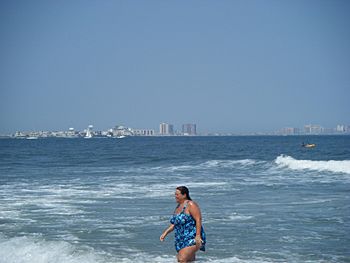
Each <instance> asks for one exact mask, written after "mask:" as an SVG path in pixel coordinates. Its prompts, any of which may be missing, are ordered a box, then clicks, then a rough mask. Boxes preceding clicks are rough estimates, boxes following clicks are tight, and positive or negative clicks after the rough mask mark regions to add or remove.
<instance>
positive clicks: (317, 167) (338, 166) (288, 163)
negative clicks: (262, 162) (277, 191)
mask: <svg viewBox="0 0 350 263" xmlns="http://www.w3.org/2000/svg"><path fill="white" fill-rule="evenodd" d="M275 163H276V164H277V165H278V166H279V167H283V168H288V169H292V170H313V171H320V172H324V171H327V172H332V173H345V174H350V160H326V161H314V160H298V159H295V158H293V157H291V156H288V155H280V156H278V157H277V158H276V159H275Z"/></svg>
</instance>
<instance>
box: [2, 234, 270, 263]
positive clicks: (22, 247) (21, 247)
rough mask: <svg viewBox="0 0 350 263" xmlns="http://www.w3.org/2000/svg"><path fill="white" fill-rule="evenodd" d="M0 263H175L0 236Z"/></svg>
mask: <svg viewBox="0 0 350 263" xmlns="http://www.w3.org/2000/svg"><path fill="white" fill-rule="evenodd" d="M0 248H1V249H0V263H33V262H35V263H52V262H55V263H81V262H84V263H175V262H177V261H176V257H175V254H173V255H162V256H160V255H152V254H150V253H146V252H144V251H140V250H136V249H131V248H128V249H124V250H123V251H120V252H121V253H118V255H115V254H110V253H107V252H104V251H96V250H94V249H93V248H91V247H87V246H84V247H80V246H79V245H78V244H71V243H69V242H65V241H46V240H44V239H43V238H41V237H14V238H5V237H3V236H0ZM197 258H198V262H203V263H204V262H212V263H228V262H230V263H258V262H259V263H261V262H266V263H267V262H269V263H271V262H273V261H271V260H269V259H264V258H251V259H241V258H238V257H235V256H232V257H227V258H216V257H212V256H207V255H204V254H198V257H197Z"/></svg>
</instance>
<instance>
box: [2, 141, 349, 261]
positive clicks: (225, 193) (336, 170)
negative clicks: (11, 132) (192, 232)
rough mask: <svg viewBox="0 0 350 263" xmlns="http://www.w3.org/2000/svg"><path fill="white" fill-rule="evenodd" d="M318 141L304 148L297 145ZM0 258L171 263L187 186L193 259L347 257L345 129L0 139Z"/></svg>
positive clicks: (6, 259)
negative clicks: (196, 225) (180, 199)
mask: <svg viewBox="0 0 350 263" xmlns="http://www.w3.org/2000/svg"><path fill="white" fill-rule="evenodd" d="M303 141H304V142H312V143H316V144H317V147H316V148H313V149H305V148H302V147H300V145H301V143H302V142H303ZM0 150H1V151H0V174H1V175H0V262H1V263H5V262H6V263H11V262H23V263H27V262H37V263H41V262H43V263H44V262H58V263H59V262H68V263H70V262H102V263H107V262H108V263H112V262H175V249H174V244H173V241H174V238H173V235H172V234H170V235H169V236H168V237H167V239H166V241H165V242H164V243H161V242H159V236H160V234H161V233H162V231H163V230H164V229H165V228H166V227H167V225H168V224H169V218H170V216H171V214H172V212H173V210H174V207H175V201H174V191H175V187H176V186H178V185H187V186H188V187H189V189H190V192H191V196H192V198H193V199H194V200H196V201H197V202H198V203H199V205H200V207H201V210H202V215H203V224H204V227H205V230H206V233H207V246H206V249H207V251H206V252H205V253H203V252H199V253H197V258H198V262H350V251H349V247H350V238H349V235H348V233H350V209H349V208H350V205H349V204H350V200H349V199H350V137H349V136H313V137H301V136H300V137H297V136H296V137H267V136H266V137H165V138H162V137H148V138H146V137H130V138H125V139H119V140H118V139H89V140H86V139H39V140H15V139H4V140H0Z"/></svg>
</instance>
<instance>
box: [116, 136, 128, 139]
mask: <svg viewBox="0 0 350 263" xmlns="http://www.w3.org/2000/svg"><path fill="white" fill-rule="evenodd" d="M125 137H126V136H125V135H119V136H117V139H123V138H125Z"/></svg>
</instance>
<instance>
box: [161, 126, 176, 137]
mask: <svg viewBox="0 0 350 263" xmlns="http://www.w3.org/2000/svg"><path fill="white" fill-rule="evenodd" d="M159 134H160V135H173V134H174V126H173V125H172V124H169V123H161V124H160V125H159Z"/></svg>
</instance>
